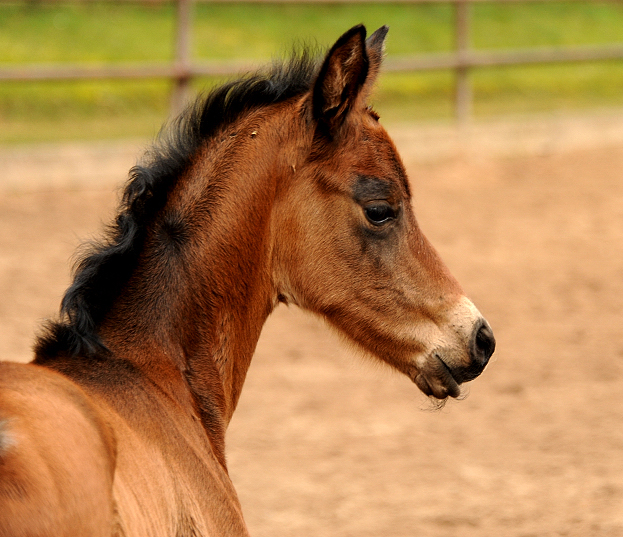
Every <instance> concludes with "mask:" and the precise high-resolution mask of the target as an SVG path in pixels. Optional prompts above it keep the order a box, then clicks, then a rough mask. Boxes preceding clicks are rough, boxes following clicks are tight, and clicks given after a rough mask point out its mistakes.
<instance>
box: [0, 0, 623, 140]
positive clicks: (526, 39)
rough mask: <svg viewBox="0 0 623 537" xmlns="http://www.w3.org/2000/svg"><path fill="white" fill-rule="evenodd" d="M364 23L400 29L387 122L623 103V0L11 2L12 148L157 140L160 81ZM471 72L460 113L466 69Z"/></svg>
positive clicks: (2, 91)
mask: <svg viewBox="0 0 623 537" xmlns="http://www.w3.org/2000/svg"><path fill="white" fill-rule="evenodd" d="M180 6H181V7H180ZM360 22H362V23H364V24H366V26H367V27H368V29H369V30H370V31H372V30H373V29H375V28H377V27H379V26H381V25H383V24H388V25H389V26H390V28H391V32H390V34H389V36H390V37H389V39H388V42H387V58H388V59H387V62H386V69H385V70H386V74H385V76H384V77H383V79H382V80H381V82H380V85H379V91H378V93H377V96H376V99H375V100H376V106H377V107H378V108H379V111H380V112H381V114H382V115H383V117H384V118H385V119H386V120H387V121H392V122H414V121H418V122H421V121H431V120H449V119H451V118H453V117H454V116H456V115H457V113H458V114H463V116H467V115H469V116H471V117H473V118H476V119H482V118H491V117H496V116H500V115H515V116H516V115H517V114H525V113H543V112H553V111H555V112H561V111H565V112H569V111H571V112H577V111H578V110H586V109H595V108H604V107H620V106H623V95H622V93H621V91H620V88H621V85H622V84H623V61H621V58H622V57H623V43H622V42H621V35H623V8H622V6H621V3H620V2H617V1H610V2H599V1H586V0H584V1H567V2H564V1H557V0H555V1H551V0H550V1H547V0H545V1H544V0H541V1H523V2H522V1H508V0H506V1H504V0H502V1H476V2H471V3H470V2H458V3H457V2H452V1H431V0H419V1H418V0H414V1H412V2H396V3H392V2H363V3H362V2H336V3H325V2H317V1H315V2H309V3H302V2H301V3H298V2H295V3H293V2H287V1H286V2H266V3H265V2H257V1H255V2H249V3H239V2H227V1H222V2H198V3H196V4H195V5H192V6H191V5H190V1H189V0H181V2H180V3H179V4H176V3H174V2H165V1H162V2H161V1H158V0H155V1H154V0H143V1H140V2H138V1H137V2H132V1H110V2H95V1H90V0H87V1H81V2H75V3H71V2H57V1H46V0H24V1H5V0H3V1H2V2H0V121H1V125H2V128H1V129H0V143H18V142H31V141H44V140H55V141H58V140H59V139H67V140H78V139H79V140H84V139H101V138H109V139H110V138H127V137H129V136H141V137H149V136H153V135H154V133H155V132H157V130H158V128H159V127H160V125H161V124H162V122H163V120H164V119H165V118H166V117H167V114H168V112H169V110H170V105H171V92H172V90H173V89H174V86H175V83H174V82H173V81H172V80H171V79H167V78H165V77H163V76H158V75H162V74H164V73H166V74H167V75H171V76H175V74H177V76H179V77H185V76H188V77H190V76H192V75H195V76H193V78H192V80H191V85H192V88H193V89H194V90H198V89H203V88H206V87H209V86H210V85H212V84H214V83H217V82H218V81H219V79H218V78H217V77H214V76H213V77H206V76H196V75H201V74H203V73H226V74H228V75H231V74H235V73H237V72H239V71H241V70H242V69H243V68H246V67H247V66H253V65H255V66H258V65H261V64H262V63H265V62H266V61H269V60H271V59H272V58H274V57H279V56H282V55H283V54H284V53H287V52H289V51H290V50H291V48H292V45H293V43H299V44H300V43H306V44H312V45H318V46H319V47H326V46H328V45H330V44H332V42H333V41H334V40H335V36H337V35H340V34H341V33H343V31H344V29H346V28H349V27H351V26H353V25H354V24H355V23H360ZM457 49H458V50H459V51H460V52H462V53H463V56H462V59H461V58H459V57H458V56H456V55H455V54H452V53H453V52H455V51H457ZM587 59H590V60H591V61H578V60H587ZM560 60H566V61H562V62H560V63H555V62H558V61H560ZM571 60H575V61H571ZM461 62H462V63H461ZM533 62H536V63H533ZM540 62H544V63H540ZM173 63H175V64H176V66H177V70H175V69H172V68H171V65H172V64H173ZM509 64H510V65H509ZM461 67H464V69H462V68H461ZM469 67H472V68H471V69H469V73H468V75H467V83H466V85H468V86H469V88H468V90H467V91H468V93H466V94H465V95H464V96H463V98H462V100H463V101H465V104H463V105H462V106H463V107H464V110H463V111H461V110H457V107H456V96H455V89H456V80H457V76H456V73H457V71H458V72H459V74H462V72H464V71H466V70H467V68H469ZM390 71H391V72H390ZM90 77H98V79H95V80H94V79H93V78H90ZM136 77H140V78H136ZM42 78H47V79H50V80H46V81H40V79H42ZM33 79H34V80H33ZM37 79H39V80H37ZM55 79H57V80H55ZM68 79H70V80H68Z"/></svg>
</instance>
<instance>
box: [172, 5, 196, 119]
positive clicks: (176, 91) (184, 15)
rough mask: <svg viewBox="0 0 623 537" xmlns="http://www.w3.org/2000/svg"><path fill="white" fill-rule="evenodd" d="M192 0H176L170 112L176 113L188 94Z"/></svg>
mask: <svg viewBox="0 0 623 537" xmlns="http://www.w3.org/2000/svg"><path fill="white" fill-rule="evenodd" d="M192 4H193V0H176V15H177V20H176V22H177V26H176V34H175V59H174V64H175V75H174V77H175V79H174V86H173V92H172V94H171V112H172V114H177V113H179V112H181V111H182V110H183V108H184V106H185V105H186V102H187V100H188V98H189V95H190V80H191V64H190V56H191V55H190V34H191V26H192V8H193V6H192Z"/></svg>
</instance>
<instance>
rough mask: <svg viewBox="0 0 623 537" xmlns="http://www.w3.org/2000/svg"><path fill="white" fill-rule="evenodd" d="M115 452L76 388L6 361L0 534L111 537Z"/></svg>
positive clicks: (0, 392)
mask: <svg viewBox="0 0 623 537" xmlns="http://www.w3.org/2000/svg"><path fill="white" fill-rule="evenodd" d="M115 451H116V449H115V441H114V436H113V434H112V431H110V429H109V427H108V426H107V425H106V423H105V421H104V420H103V419H102V416H101V414H100V412H99V410H98V407H97V405H96V404H95V403H94V402H93V401H92V400H91V399H90V397H89V396H88V395H87V394H86V393H85V392H84V391H83V390H82V389H81V388H79V387H78V386H77V385H76V384H75V383H73V382H72V381H70V380H69V379H67V378H65V377H64V376H63V375H60V374H58V373H55V372H53V371H50V370H48V369H46V368H43V367H39V366H36V365H32V364H14V363H8V362H0V537H5V536H7V537H8V536H11V537H21V536H27V535H28V536H51V535H54V536H58V537H61V536H68V537H69V536H76V535H89V536H97V535H108V536H109V535H110V534H111V532H110V528H111V527H112V525H113V517H114V512H113V511H114V507H113V506H114V502H113V492H112V491H113V487H112V485H113V478H114V467H115Z"/></svg>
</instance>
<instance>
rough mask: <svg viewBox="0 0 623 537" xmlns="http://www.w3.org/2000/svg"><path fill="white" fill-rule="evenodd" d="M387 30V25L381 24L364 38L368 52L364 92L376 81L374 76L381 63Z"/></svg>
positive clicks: (367, 91) (376, 74) (377, 72)
mask: <svg viewBox="0 0 623 537" xmlns="http://www.w3.org/2000/svg"><path fill="white" fill-rule="evenodd" d="M387 32H389V26H381V27H380V28H379V29H378V30H377V31H376V32H374V33H373V34H372V35H371V36H370V37H368V39H366V50H367V52H368V64H369V67H368V77H367V79H366V93H369V91H370V90H371V89H372V86H373V85H374V83H375V82H376V77H377V76H378V74H379V71H380V70H381V63H382V62H383V56H384V54H385V38H386V37H387Z"/></svg>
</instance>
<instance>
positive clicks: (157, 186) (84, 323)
mask: <svg viewBox="0 0 623 537" xmlns="http://www.w3.org/2000/svg"><path fill="white" fill-rule="evenodd" d="M318 68H319V66H318V64H317V62H316V61H315V59H314V57H313V56H312V55H311V54H310V53H309V52H307V51H303V52H301V53H300V54H296V55H293V58H292V59H291V60H289V61H287V62H284V63H281V64H275V65H273V67H272V68H271V69H270V70H268V71H267V72H264V73H261V72H260V73H258V74H253V75H248V76H245V77H243V78H240V79H238V80H235V81H232V82H229V83H226V84H224V85H222V86H219V87H217V88H215V89H213V90H212V91H211V92H209V93H208V94H207V96H204V97H200V98H198V99H197V101H196V102H195V103H194V104H193V105H192V106H190V107H189V108H188V109H187V110H186V111H185V112H183V113H182V114H181V115H180V116H179V117H178V118H177V119H176V120H175V121H174V122H173V123H172V124H171V125H169V126H168V127H166V128H165V129H163V131H161V133H160V135H159V137H158V140H157V141H156V143H155V144H154V146H153V147H152V148H151V149H150V150H149V151H147V153H146V154H145V156H144V157H143V161H142V163H141V164H139V165H137V166H135V167H134V168H132V169H131V170H130V177H129V181H128V183H127V186H126V188H125V190H124V192H123V196H122V199H121V203H120V207H119V211H118V213H117V217H116V219H115V221H114V222H113V223H112V225H111V226H109V229H108V230H107V233H106V235H105V236H104V238H103V239H102V240H101V241H98V242H97V243H93V244H91V245H90V246H89V248H88V251H87V252H86V253H85V255H84V256H83V257H82V258H81V259H80V260H79V261H78V262H77V264H76V267H75V271H74V280H73V283H72V285H71V286H70V287H69V289H67V291H66V293H65V296H64V297H63V300H62V303H61V311H60V313H61V318H60V320H59V321H53V322H49V323H48V324H47V326H46V327H45V329H44V332H43V334H42V335H41V336H39V337H38V338H37V341H36V344H35V353H36V360H37V361H38V362H41V361H45V360H46V359H51V358H53V357H55V356H58V355H61V354H62V355H65V356H85V357H89V358H97V357H104V356H106V355H107V354H108V350H107V348H106V347H105V345H104V344H103V343H102V341H101V340H100V338H99V335H98V326H99V324H100V323H101V322H102V320H103V319H104V317H105V316H106V314H107V313H108V312H109V311H110V308H111V307H112V305H113V303H114V301H115V300H116V298H117V297H118V296H119V293H120V292H121V291H122V289H123V287H124V286H125V285H126V283H127V282H128V280H129V278H130V276H131V275H132V272H133V271H134V269H135V268H136V264H137V262H138V258H139V255H140V252H141V250H142V246H143V243H144V241H145V237H146V232H147V229H148V227H149V225H150V223H151V222H152V221H153V220H154V218H155V216H156V214H157V213H158V212H159V211H160V210H161V209H162V208H163V207H164V206H165V204H166V201H167V196H168V193H169V192H170V190H171V188H172V187H173V186H174V185H175V182H176V179H177V178H178V177H179V176H180V175H181V174H182V173H183V172H184V170H185V169H186V168H187V166H188V165H189V164H190V162H191V160H192V158H193V156H194V155H195V154H196V152H197V151H198V150H199V148H200V147H201V146H202V144H203V143H204V142H205V141H206V140H208V139H209V138H210V137H211V136H213V135H214V134H215V133H216V131H217V130H218V129H220V128H222V127H223V126H225V125H227V124H230V123H231V122H233V121H234V120H236V119H237V118H238V117H240V116H241V115H242V114H244V113H245V112H247V111H249V110H252V109H256V108H258V107H262V106H267V105H270V104H275V103H279V102H283V101H285V100H288V99H290V98H292V97H295V96H298V95H302V94H303V93H305V92H307V91H308V90H309V89H310V88H311V86H312V84H313V81H314V79H315V77H316V73H317V71H318Z"/></svg>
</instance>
